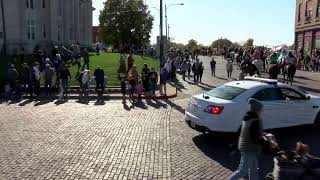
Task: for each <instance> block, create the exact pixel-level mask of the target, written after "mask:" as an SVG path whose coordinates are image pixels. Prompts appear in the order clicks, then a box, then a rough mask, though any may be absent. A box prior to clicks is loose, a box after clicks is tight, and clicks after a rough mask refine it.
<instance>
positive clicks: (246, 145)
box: [228, 99, 278, 180]
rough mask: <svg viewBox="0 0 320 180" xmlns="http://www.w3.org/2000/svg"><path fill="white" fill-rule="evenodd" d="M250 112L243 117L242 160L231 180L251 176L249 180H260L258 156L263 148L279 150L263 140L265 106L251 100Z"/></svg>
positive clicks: (239, 144) (275, 145)
mask: <svg viewBox="0 0 320 180" xmlns="http://www.w3.org/2000/svg"><path fill="white" fill-rule="evenodd" d="M249 105H250V111H248V112H247V113H246V115H245V116H244V117H243V121H242V126H241V132H240V137H239V143H238V149H239V151H240V152H241V160H240V164H239V167H238V169H237V171H235V172H234V173H233V174H232V175H231V176H229V178H228V179H229V180H238V179H240V178H245V177H248V176H249V180H258V179H259V173H258V156H259V154H260V152H261V151H262V149H263V148H265V147H270V148H273V149H274V148H277V147H278V145H277V144H276V143H274V142H269V141H267V140H266V139H264V138H263V126H262V119H261V113H262V112H263V105H262V104H261V103H260V102H259V101H257V100H256V99H249Z"/></svg>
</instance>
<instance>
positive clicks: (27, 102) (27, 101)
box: [19, 99, 33, 106]
mask: <svg viewBox="0 0 320 180" xmlns="http://www.w3.org/2000/svg"><path fill="white" fill-rule="evenodd" d="M32 102H33V100H32V99H28V100H25V101H23V102H21V103H19V106H25V105H27V104H30V103H32Z"/></svg>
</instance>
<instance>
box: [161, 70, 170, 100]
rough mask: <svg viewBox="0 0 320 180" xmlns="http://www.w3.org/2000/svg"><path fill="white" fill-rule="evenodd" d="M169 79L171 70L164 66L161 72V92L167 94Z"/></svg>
mask: <svg viewBox="0 0 320 180" xmlns="http://www.w3.org/2000/svg"><path fill="white" fill-rule="evenodd" d="M168 79H169V72H168V71H167V69H166V68H164V67H163V68H162V69H161V72H160V94H161V95H167V81H168Z"/></svg>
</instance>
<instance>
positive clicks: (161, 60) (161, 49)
mask: <svg viewBox="0 0 320 180" xmlns="http://www.w3.org/2000/svg"><path fill="white" fill-rule="evenodd" d="M162 35H163V0H160V66H161V67H163V66H164V59H163V49H164V48H163V40H162V39H163V38H162Z"/></svg>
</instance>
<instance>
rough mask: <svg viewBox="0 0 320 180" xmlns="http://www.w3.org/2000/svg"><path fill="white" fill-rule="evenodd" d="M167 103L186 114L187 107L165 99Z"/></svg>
mask: <svg viewBox="0 0 320 180" xmlns="http://www.w3.org/2000/svg"><path fill="white" fill-rule="evenodd" d="M164 102H165V103H167V104H168V105H169V106H171V107H172V108H173V109H175V110H177V111H179V112H180V113H182V114H184V113H185V109H183V108H182V107H181V106H179V105H177V104H175V103H173V102H172V101H170V100H168V99H166V100H164Z"/></svg>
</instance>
